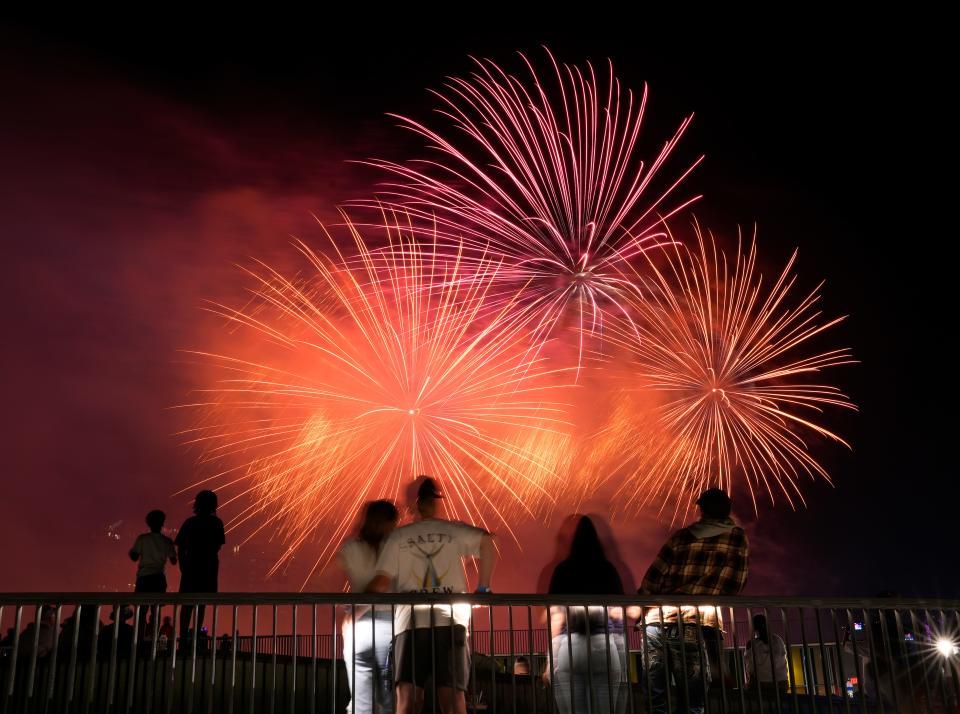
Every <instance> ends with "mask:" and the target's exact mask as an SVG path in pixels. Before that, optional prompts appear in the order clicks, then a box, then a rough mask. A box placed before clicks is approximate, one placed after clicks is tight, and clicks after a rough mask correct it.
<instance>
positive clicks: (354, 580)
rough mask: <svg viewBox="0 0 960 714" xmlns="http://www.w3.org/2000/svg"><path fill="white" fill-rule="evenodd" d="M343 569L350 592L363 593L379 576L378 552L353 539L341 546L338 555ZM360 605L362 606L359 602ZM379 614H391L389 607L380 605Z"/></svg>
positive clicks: (378, 607) (366, 544)
mask: <svg viewBox="0 0 960 714" xmlns="http://www.w3.org/2000/svg"><path fill="white" fill-rule="evenodd" d="M337 555H338V556H339V557H340V562H341V563H342V564H343V569H344V570H346V571H347V580H349V581H350V592H352V593H362V592H363V591H364V590H366V589H367V586H368V585H369V584H370V581H371V580H373V576H375V575H376V574H377V552H376V551H375V550H374V549H373V548H371V547H370V545H369V544H368V543H366V542H364V541H362V540H360V539H359V538H351V539H350V540H348V541H345V542H344V544H343V545H341V546H340V551H339V552H338V553H337ZM358 604H362V603H360V602H358ZM376 610H377V612H378V613H381V612H385V613H387V614H388V615H389V614H390V610H391V608H390V606H389V605H378V606H377V608H376Z"/></svg>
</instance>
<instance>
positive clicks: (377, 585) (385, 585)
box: [364, 573, 391, 593]
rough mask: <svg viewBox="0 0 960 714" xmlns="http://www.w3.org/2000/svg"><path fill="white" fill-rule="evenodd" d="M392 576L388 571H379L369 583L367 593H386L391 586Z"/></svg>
mask: <svg viewBox="0 0 960 714" xmlns="http://www.w3.org/2000/svg"><path fill="white" fill-rule="evenodd" d="M390 580H391V578H390V576H389V575H387V574H386V573H377V574H376V575H374V576H373V580H371V581H370V582H369V583H368V584H367V588H366V590H364V592H366V593H385V592H387V590H388V589H389V588H390Z"/></svg>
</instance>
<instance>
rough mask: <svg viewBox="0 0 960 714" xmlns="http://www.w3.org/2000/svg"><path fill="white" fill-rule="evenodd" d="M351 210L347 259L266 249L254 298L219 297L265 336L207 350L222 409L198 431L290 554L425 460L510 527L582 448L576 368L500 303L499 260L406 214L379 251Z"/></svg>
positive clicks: (253, 513) (457, 494)
mask: <svg viewBox="0 0 960 714" xmlns="http://www.w3.org/2000/svg"><path fill="white" fill-rule="evenodd" d="M347 225H348V228H349V230H350V232H351V236H352V238H353V241H354V242H355V244H356V247H357V255H356V256H355V257H351V258H350V259H345V258H344V256H343V255H342V254H341V253H340V252H339V250H338V249H337V248H336V243H334V241H333V239H330V245H331V246H333V251H334V252H335V254H336V260H332V259H331V258H329V257H327V256H325V255H323V254H318V253H316V252H314V251H312V250H311V249H310V248H308V247H307V246H306V245H304V244H303V243H300V244H299V246H298V247H299V249H300V251H301V253H302V254H303V255H304V257H305V258H306V259H307V261H308V263H309V266H310V268H311V273H310V276H309V277H308V278H306V279H298V280H291V279H288V278H286V277H284V276H283V275H281V274H280V273H279V272H277V271H274V270H272V269H270V268H269V267H267V266H265V265H261V266H260V268H259V269H258V270H256V271H248V272H250V275H251V276H252V277H253V278H254V280H255V281H256V290H255V299H254V300H253V301H252V303H251V304H250V305H248V306H246V307H245V308H243V309H231V308H228V307H225V306H222V305H218V306H216V312H218V313H219V314H221V315H223V316H225V317H226V318H227V319H228V320H230V321H231V323H233V324H235V325H239V326H240V327H241V328H243V330H250V331H252V333H253V335H254V337H255V339H254V340H253V347H252V349H251V347H250V343H244V342H241V341H240V340H237V342H236V347H237V350H238V351H239V352H240V354H237V353H233V354H211V353H209V352H199V353H195V354H198V355H201V356H202V357H203V359H204V362H205V363H207V364H209V365H211V366H212V367H213V368H214V369H215V370H216V371H217V372H218V373H219V375H220V378H219V380H218V383H217V385H216V386H215V388H213V389H210V390H206V394H207V397H208V398H205V399H203V400H201V401H200V402H199V403H198V404H193V405H190V406H192V407H199V408H201V409H202V413H203V415H204V416H203V421H202V423H200V424H199V425H198V426H197V427H195V428H193V429H191V430H189V432H187V433H188V434H189V435H190V441H191V443H199V444H202V445H204V447H205V448H204V456H203V461H204V463H207V464H218V465H219V467H218V469H219V470H218V473H216V474H215V475H213V476H212V477H210V479H212V480H215V481H216V482H217V483H219V484H220V485H221V487H227V486H233V487H235V488H236V489H237V490H238V491H239V492H240V493H239V494H237V495H238V496H239V495H246V496H249V497H250V505H249V506H247V507H246V508H245V509H244V510H242V511H241V512H240V513H239V514H238V515H237V516H236V517H235V518H233V520H232V521H231V522H230V523H229V524H228V525H229V526H231V527H239V526H241V525H244V524H245V525H246V526H248V528H249V531H250V533H249V534H248V536H247V538H248V539H249V538H250V537H252V536H253V535H254V534H256V533H257V532H260V531H262V530H264V529H267V528H269V529H275V530H276V531H277V532H278V533H279V535H280V536H281V537H282V538H283V540H284V542H285V543H287V544H288V545H289V547H288V549H287V555H286V556H284V557H283V558H281V560H280V562H278V563H277V565H276V566H275V567H274V570H276V568H278V567H281V566H282V565H283V563H284V562H285V561H286V560H287V559H288V558H289V557H292V555H293V554H294V553H295V552H296V551H297V549H298V548H299V547H300V546H302V545H304V544H305V543H306V542H308V541H310V540H311V539H317V536H320V535H322V539H320V540H321V548H320V554H319V556H318V557H317V559H316V561H315V562H314V564H313V567H312V568H311V572H313V571H314V570H316V568H317V567H320V566H322V565H323V564H324V563H326V562H327V561H328V560H329V558H330V556H331V554H332V552H333V549H334V548H335V547H336V545H337V544H338V543H339V542H340V540H341V539H342V538H343V536H344V535H345V533H346V531H347V529H348V528H349V526H350V525H351V523H352V520H353V518H354V516H355V514H356V513H357V511H358V509H359V507H360V505H361V504H362V503H363V502H364V501H367V500H369V499H372V498H397V497H398V496H399V495H400V493H401V491H402V489H403V488H404V486H405V485H406V483H408V482H409V481H410V480H412V479H413V478H415V477H416V476H417V475H418V474H421V473H427V474H431V475H434V476H437V477H439V478H440V479H441V480H442V482H443V484H444V487H445V488H446V489H447V492H448V496H449V498H448V499H447V507H448V509H451V510H452V511H453V513H452V514H451V515H453V516H458V515H459V516H461V517H462V516H465V515H467V514H469V516H470V517H471V518H473V519H478V520H480V521H481V522H482V523H484V524H485V525H487V526H488V527H492V526H493V525H499V526H503V527H505V528H506V529H507V530H510V518H509V514H512V513H516V512H518V511H525V512H527V513H531V514H532V513H542V511H543V510H544V508H546V507H547V506H548V505H549V503H550V502H551V501H552V500H553V497H552V496H551V492H556V489H552V488H551V479H553V478H555V477H556V476H557V471H558V467H559V465H560V464H561V463H562V460H563V458H564V454H565V451H566V449H565V446H566V443H565V438H566V437H565V436H564V420H565V416H564V415H565V407H564V405H563V404H561V403H559V402H556V401H554V400H553V399H552V398H551V394H555V391H554V390H556V389H560V388H562V387H563V384H562V379H560V378H558V376H557V371H556V370H553V371H550V370H547V369H546V368H545V367H544V366H543V363H542V360H540V359H537V358H535V357H533V356H531V355H530V354H529V339H530V337H529V334H528V333H529V328H528V325H527V324H526V323H524V322H523V321H522V320H518V319H516V316H515V311H514V310H513V305H512V303H511V301H506V302H501V303H500V304H499V307H498V308H497V309H496V310H493V311H491V310H490V308H489V300H488V293H489V291H490V287H491V285H493V284H494V283H495V280H496V276H497V272H498V270H499V266H498V265H497V264H496V263H494V262H492V261H490V260H479V259H478V260H475V261H471V264H470V266H469V270H465V268H464V265H463V263H462V261H461V260H460V259H459V258H460V256H459V255H458V254H457V253H455V252H453V253H451V251H450V250H449V249H447V250H445V251H444V252H442V253H441V252H440V251H438V250H437V249H436V245H435V244H434V245H432V246H431V244H430V243H429V242H427V241H424V240H423V238H422V237H420V236H415V235H414V230H413V229H412V228H411V227H410V226H409V225H406V226H403V225H401V224H400V223H399V222H398V221H396V220H394V221H393V222H392V223H391V225H389V226H388V227H387V229H386V230H387V239H388V248H387V249H385V250H378V251H371V250H369V249H368V248H367V246H366V244H365V242H364V239H363V237H362V236H361V235H360V233H359V232H358V230H357V229H356V228H355V227H354V226H353V225H352V224H350V223H349V222H348V224H347ZM328 238H329V235H328ZM480 315H482V316H483V317H482V320H481V319H478V318H479V316H480ZM210 479H208V480H210ZM545 504H546V505H545Z"/></svg>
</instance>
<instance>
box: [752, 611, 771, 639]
mask: <svg viewBox="0 0 960 714" xmlns="http://www.w3.org/2000/svg"><path fill="white" fill-rule="evenodd" d="M753 636H754V637H756V638H757V639H758V640H762V641H763V642H767V643H768V644H769V640H768V637H769V636H768V635H767V618H766V615H754V616H753Z"/></svg>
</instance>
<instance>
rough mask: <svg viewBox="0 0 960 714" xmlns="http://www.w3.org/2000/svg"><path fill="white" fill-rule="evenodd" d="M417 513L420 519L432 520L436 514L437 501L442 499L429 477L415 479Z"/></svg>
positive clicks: (434, 483) (435, 483)
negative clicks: (416, 482) (416, 483)
mask: <svg viewBox="0 0 960 714" xmlns="http://www.w3.org/2000/svg"><path fill="white" fill-rule="evenodd" d="M417 481H418V482H419V486H417V512H418V513H419V514H420V517H421V518H433V517H434V516H435V515H436V513H437V499H438V498H443V494H442V493H441V492H440V487H439V486H437V482H436V481H434V480H433V479H432V478H430V477H429V476H421V477H419V478H418V479H417Z"/></svg>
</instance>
